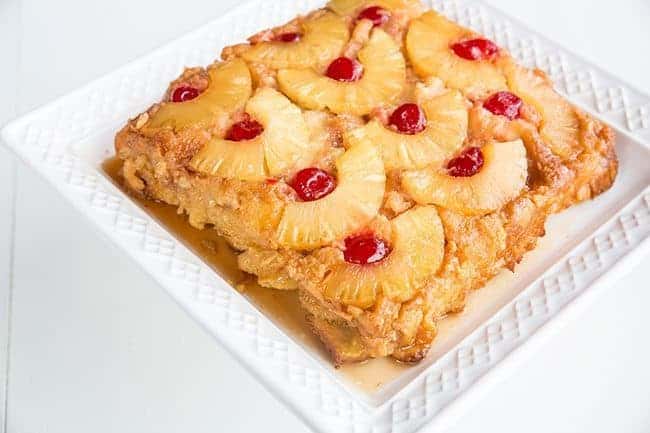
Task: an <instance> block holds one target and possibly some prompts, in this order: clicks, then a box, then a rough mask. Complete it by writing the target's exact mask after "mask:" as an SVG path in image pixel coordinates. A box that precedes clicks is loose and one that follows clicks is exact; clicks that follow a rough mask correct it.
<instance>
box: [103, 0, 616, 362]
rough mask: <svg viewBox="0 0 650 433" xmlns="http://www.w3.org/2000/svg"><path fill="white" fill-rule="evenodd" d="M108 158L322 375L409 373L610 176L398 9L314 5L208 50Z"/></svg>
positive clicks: (513, 86) (583, 119) (510, 65)
mask: <svg viewBox="0 0 650 433" xmlns="http://www.w3.org/2000/svg"><path fill="white" fill-rule="evenodd" d="M115 149H116V154H117V156H118V158H119V159H120V160H121V161H122V162H123V166H122V173H121V175H122V176H123V178H124V183H125V185H127V187H128V188H129V189H130V190H132V191H133V192H136V193H138V194H141V195H142V196H144V197H146V198H148V199H151V200H156V201H160V202H164V203H167V204H170V205H174V206H176V207H177V208H178V212H179V213H184V214H186V215H187V217H188V222H189V224H191V225H192V226H194V227H196V228H199V229H202V230H212V231H215V232H216V233H218V234H219V235H220V236H223V237H224V238H225V239H226V240H227V241H228V243H229V244H230V245H231V246H232V248H233V249H235V250H236V251H237V254H238V266H239V268H240V269H241V270H243V271H245V272H247V273H249V274H251V275H253V276H254V277H255V278H256V279H257V281H258V283H259V284H260V285H262V286H264V287H267V288H268V290H296V291H298V293H299V298H300V302H301V306H302V309H303V311H304V314H305V317H306V319H307V321H308V322H309V324H310V326H311V328H312V329H313V331H314V332H315V333H316V334H317V335H318V337H319V338H320V340H321V341H322V342H323V344H324V345H325V347H326V348H327V349H328V351H329V352H330V353H331V355H332V358H333V361H334V363H335V364H336V365H341V364H343V363H350V362H360V361H364V360H367V359H370V358H377V357H386V356H391V357H393V358H394V359H396V360H399V361H402V362H417V361H420V360H421V359H423V357H424V356H426V354H427V351H428V350H429V348H430V346H431V345H432V343H433V341H434V339H435V336H436V325H437V323H438V322H439V321H440V320H442V319H443V318H444V317H445V316H446V315H448V314H450V313H455V312H459V311H461V310H462V309H463V307H464V305H465V299H466V296H467V294H468V293H470V292H471V291H472V290H475V289H478V288H480V287H482V286H483V285H485V283H486V282H487V281H488V280H490V279H491V278H493V277H494V276H495V275H496V274H497V273H498V272H500V271H501V270H502V269H503V268H509V269H511V270H514V271H516V269H515V266H516V265H517V263H518V262H520V261H521V259H522V257H523V256H524V254H525V253H526V252H528V251H530V250H532V249H534V248H535V245H536V242H537V239H538V238H539V237H540V236H543V235H544V225H545V221H546V219H547V217H548V216H549V215H551V214H553V213H556V212H560V211H562V210H563V209H565V208H567V207H568V206H572V205H574V204H576V203H578V202H581V201H584V200H588V199H591V198H592V197H594V196H596V195H598V194H600V193H602V192H603V191H605V190H606V189H608V188H609V187H610V186H611V185H612V183H613V182H614V179H615V177H616V173H617V159H616V154H615V148H614V135H613V133H612V131H611V130H610V129H609V128H608V127H607V126H606V125H604V124H602V123H601V122H600V121H598V120H596V119H594V118H592V117H590V116H589V115H587V114H585V113H583V112H582V111H580V110H579V109H578V108H576V107H574V106H573V105H571V104H570V103H569V102H567V101H566V100H565V99H564V98H563V97H561V96H560V95H559V94H558V93H556V92H555V91H554V89H553V86H552V83H551V82H550V80H549V79H548V77H547V76H546V75H545V74H544V73H543V72H541V71H539V70H530V69H526V68H524V67H522V66H520V65H518V64H517V63H516V62H515V61H514V60H513V58H512V57H511V56H510V55H509V54H508V53H507V52H506V50H504V49H503V48H501V47H499V46H497V45H496V44H495V43H494V42H493V41H490V40H488V39H486V38H484V37H482V36H480V35H478V34H475V33H474V32H472V31H471V30H468V29H465V28H463V27H461V26H459V25H457V24H455V23H453V22H451V21H449V20H448V19H446V18H445V17H443V16H442V15H440V14H438V13H437V12H435V11H432V10H429V11H426V10H424V8H423V6H422V5H421V4H420V3H419V2H418V1H417V0H374V1H364V0H332V1H330V3H329V4H327V5H326V6H325V7H324V8H323V9H320V10H317V11H314V12H312V13H310V14H308V15H306V16H300V17H298V18H296V19H294V20H293V21H291V22H289V23H287V24H285V25H282V26H279V27H277V28H273V29H269V30H265V31H262V32H260V33H258V34H256V35H254V36H252V37H251V38H249V40H248V41H247V42H246V43H242V44H239V45H234V46H230V47H227V48H225V49H224V50H223V52H222V53H221V58H220V60H218V61H215V62H214V63H213V64H211V65H209V66H207V67H205V68H202V67H193V68H188V69H186V70H185V71H184V72H183V73H182V74H181V76H180V77H178V78H177V79H176V80H175V81H173V82H172V83H171V84H170V86H169V88H168V90H167V92H166V94H165V95H164V97H163V99H162V100H161V101H160V102H158V103H156V104H154V105H153V106H152V107H151V108H150V109H148V110H147V111H146V112H144V113H142V114H140V115H138V116H136V117H135V118H133V119H132V120H130V121H129V122H128V123H127V125H126V126H125V127H124V128H123V129H122V130H121V131H120V132H119V133H118V134H117V137H116V140H115Z"/></svg>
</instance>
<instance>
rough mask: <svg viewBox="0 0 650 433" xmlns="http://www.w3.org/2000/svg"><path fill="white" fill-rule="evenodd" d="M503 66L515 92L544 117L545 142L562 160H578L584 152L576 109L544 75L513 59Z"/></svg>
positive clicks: (503, 62)
mask: <svg viewBox="0 0 650 433" xmlns="http://www.w3.org/2000/svg"><path fill="white" fill-rule="evenodd" d="M501 63H502V65H503V70H504V71H505V74H506V78H507V80H508V84H509V85H510V88H511V89H512V91H513V92H514V93H515V94H516V95H517V96H519V97H521V99H523V100H524V102H525V103H526V104H529V105H531V106H533V107H535V109H536V110H537V112H538V113H539V114H540V115H541V116H542V119H543V122H542V126H541V128H540V131H539V132H540V135H541V137H542V139H543V140H544V141H545V142H546V143H548V145H549V147H550V148H551V150H552V151H553V153H555V154H556V155H558V156H559V157H561V158H562V159H564V160H570V159H573V158H575V157H576V156H577V154H578V153H579V152H580V119H579V118H578V116H577V114H576V110H575V108H573V106H571V104H570V103H569V102H567V101H566V99H564V98H562V97H561V96H560V95H558V94H557V93H556V92H555V90H554V89H553V85H552V84H551V82H550V81H549V80H548V78H547V77H546V76H545V75H544V74H543V73H542V72H537V71H531V70H529V69H525V68H522V67H521V66H519V65H517V64H515V63H514V62H513V61H512V60H510V59H505V60H504V61H502V62H501Z"/></svg>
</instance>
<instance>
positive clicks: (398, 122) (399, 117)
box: [388, 104, 427, 135]
mask: <svg viewBox="0 0 650 433" xmlns="http://www.w3.org/2000/svg"><path fill="white" fill-rule="evenodd" d="M388 124H389V125H392V126H394V127H395V128H397V130H398V131H399V132H401V133H402V134H409V135H413V134H417V133H418V132H422V131H424V128H426V126H427V118H426V117H425V116H424V111H422V109H421V108H420V106H419V105H417V104H403V105H400V106H399V107H397V109H396V110H395V111H393V114H391V116H390V118H389V119H388Z"/></svg>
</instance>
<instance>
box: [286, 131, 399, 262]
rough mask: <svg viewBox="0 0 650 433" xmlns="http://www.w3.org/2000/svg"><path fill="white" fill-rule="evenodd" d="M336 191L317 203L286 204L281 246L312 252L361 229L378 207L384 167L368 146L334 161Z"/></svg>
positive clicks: (379, 158) (353, 148)
mask: <svg viewBox="0 0 650 433" xmlns="http://www.w3.org/2000/svg"><path fill="white" fill-rule="evenodd" d="M336 169H337V173H336V177H337V186H336V189H335V190H334V191H333V192H332V193H331V194H329V195H327V196H325V197H323V198H321V199H320V200H316V201H311V202H293V203H289V204H287V206H286V208H285V210H284V215H283V216H282V220H281V221H280V224H279V226H278V230H277V238H278V242H279V244H280V245H281V246H283V247H286V248H292V249H298V250H313V249H316V248H319V247H322V246H325V245H329V244H331V243H332V242H334V241H336V240H339V239H342V238H344V237H345V236H347V235H348V234H350V233H352V232H354V231H355V230H358V229H359V228H361V227H363V226H365V225H366V224H367V223H368V222H369V221H370V220H372V219H373V218H374V217H375V216H376V215H377V213H378V212H379V208H380V207H381V203H382V200H383V197H384V190H385V185H386V175H385V173H384V164H383V162H382V160H381V156H380V155H379V152H378V151H377V149H376V148H375V147H374V146H372V145H369V144H360V145H358V146H354V147H351V148H350V149H348V150H347V151H346V152H345V153H344V154H343V155H341V156H340V157H339V158H338V159H337V161H336Z"/></svg>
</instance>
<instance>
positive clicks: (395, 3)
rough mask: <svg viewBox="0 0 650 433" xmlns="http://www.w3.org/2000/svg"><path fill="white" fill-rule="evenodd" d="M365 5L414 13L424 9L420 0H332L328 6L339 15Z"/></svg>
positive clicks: (350, 13)
mask: <svg viewBox="0 0 650 433" xmlns="http://www.w3.org/2000/svg"><path fill="white" fill-rule="evenodd" d="M364 6H379V7H381V8H384V9H387V10H389V11H394V10H406V11H408V12H411V13H413V14H417V13H419V12H420V11H422V3H420V1H419V0H331V1H330V2H329V3H327V7H328V8H329V9H331V10H333V11H334V12H336V13H337V14H339V15H352V14H353V13H355V12H357V11H358V10H360V9H361V8H362V7H364Z"/></svg>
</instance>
